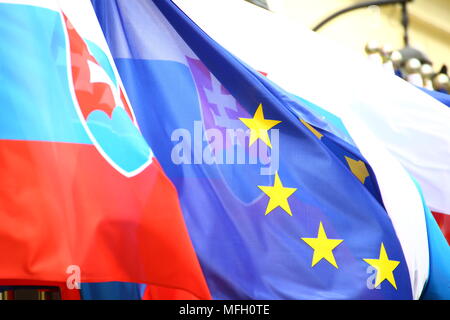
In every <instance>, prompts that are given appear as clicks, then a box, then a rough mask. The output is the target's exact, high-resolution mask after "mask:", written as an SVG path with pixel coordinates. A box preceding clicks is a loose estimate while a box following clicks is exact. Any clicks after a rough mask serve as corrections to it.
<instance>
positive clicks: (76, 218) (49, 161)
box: [0, 140, 210, 299]
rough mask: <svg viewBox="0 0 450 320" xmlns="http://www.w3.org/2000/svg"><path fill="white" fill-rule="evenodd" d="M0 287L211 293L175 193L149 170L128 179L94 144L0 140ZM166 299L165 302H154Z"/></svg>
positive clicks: (154, 168) (156, 170)
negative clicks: (103, 286)
mask: <svg viewBox="0 0 450 320" xmlns="http://www.w3.org/2000/svg"><path fill="white" fill-rule="evenodd" d="M0 197H1V198H0V216H1V217H2V223H1V224H0V252H2V255H1V256H2V258H1V260H2V261H1V262H0V279H27V280H43V281H55V282H60V283H65V282H66V279H67V277H68V274H66V270H67V267H68V266H70V265H78V266H79V267H80V269H81V282H102V281H125V282H135V283H148V284H154V285H158V286H162V287H169V288H176V289H180V290H183V291H187V292H189V293H190V294H193V295H194V296H197V297H199V298H202V299H207V298H210V294H209V290H208V288H207V285H206V282H205V280H204V277H203V274H202V271H201V269H200V266H199V263H198V260H197V257H196V255H195V252H194V250H193V247H192V244H191V242H190V238H189V235H188V233H187V229H186V226H185V224H184V219H183V216H182V214H181V211H180V208H179V204H178V198H177V194H176V190H175V188H174V187H173V185H172V183H171V182H170V180H169V179H168V178H167V177H166V176H165V175H164V173H163V171H162V169H161V167H160V165H159V164H158V163H157V161H156V160H155V159H154V162H153V163H152V164H151V165H150V166H149V167H147V168H146V169H145V170H144V171H143V172H142V173H140V174H138V175H137V176H134V177H132V178H126V177H124V176H122V175H121V174H120V173H118V172H117V171H115V170H114V169H113V168H112V167H111V166H110V165H109V164H108V163H107V162H106V161H105V160H104V159H103V158H102V157H101V156H100V155H99V154H98V151H97V150H96V149H95V147H94V146H93V145H83V144H70V143H51V142H31V141H8V140H0ZM160 298H164V297H160Z"/></svg>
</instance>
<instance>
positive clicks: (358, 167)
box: [345, 157, 369, 184]
mask: <svg viewBox="0 0 450 320" xmlns="http://www.w3.org/2000/svg"><path fill="white" fill-rule="evenodd" d="M345 160H347V163H348V166H349V167H350V170H351V171H352V173H353V174H354V175H355V176H356V177H357V178H358V180H359V181H361V183H362V184H364V181H365V180H366V178H367V177H368V176H369V171H367V168H366V165H365V163H364V162H363V161H361V160H358V161H356V160H353V159H352V158H349V157H345Z"/></svg>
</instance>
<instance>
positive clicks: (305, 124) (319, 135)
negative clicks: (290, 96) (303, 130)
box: [300, 119, 323, 140]
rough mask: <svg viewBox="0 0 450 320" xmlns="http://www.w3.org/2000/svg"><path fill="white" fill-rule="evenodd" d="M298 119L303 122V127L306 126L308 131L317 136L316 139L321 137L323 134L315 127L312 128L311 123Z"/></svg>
mask: <svg viewBox="0 0 450 320" xmlns="http://www.w3.org/2000/svg"><path fill="white" fill-rule="evenodd" d="M300 121H301V122H302V123H303V125H304V126H305V127H307V128H308V129H309V131H311V132H312V133H314V135H315V136H316V137H317V139H319V140H320V139H322V137H323V134H321V133H320V132H319V131H317V130H316V129H314V127H313V126H312V125H310V124H309V123H308V122H306V121H305V120H302V119H300Z"/></svg>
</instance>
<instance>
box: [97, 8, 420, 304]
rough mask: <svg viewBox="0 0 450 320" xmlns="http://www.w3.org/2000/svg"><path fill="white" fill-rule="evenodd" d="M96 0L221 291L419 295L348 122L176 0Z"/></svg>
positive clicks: (244, 295)
mask: <svg viewBox="0 0 450 320" xmlns="http://www.w3.org/2000/svg"><path fill="white" fill-rule="evenodd" d="M92 2H93V5H94V8H95V10H96V13H97V16H98V18H99V21H100V24H101V25H102V29H103V31H104V33H105V36H106V38H107V41H108V44H109V46H110V49H111V51H112V54H113V56H114V58H115V62H116V65H117V67H118V69H119V73H120V76H121V78H122V80H123V82H124V86H125V88H126V91H127V93H128V96H129V98H130V100H131V103H132V104H133V106H134V111H135V115H136V118H137V119H138V123H139V124H140V130H141V132H142V134H143V135H144V137H145V138H146V140H147V142H148V143H149V145H150V146H151V148H152V150H153V151H154V153H155V154H156V157H157V158H158V159H159V161H160V163H161V165H162V167H163V169H164V171H165V173H166V174H167V175H168V177H169V178H170V179H171V180H172V182H173V184H174V185H175V187H176V189H177V191H178V195H179V199H180V203H181V207H182V210H183V215H184V218H185V221H186V224H187V227H188V230H189V235H190V237H191V240H192V243H193V245H194V248H195V251H196V254H197V256H198V258H199V261H200V264H201V267H202V270H203V273H204V275H205V278H206V280H207V284H208V287H209V290H210V292H211V294H212V296H213V298H215V299H411V298H412V289H411V280H410V275H409V272H408V267H407V264H406V262H405V258H404V255H403V252H402V248H401V245H400V243H399V241H398V239H397V236H396V233H395V230H394V228H393V225H392V223H391V221H390V219H389V216H388V215H387V212H386V210H385V208H384V206H383V203H382V200H381V197H380V193H379V190H378V186H377V183H376V179H375V176H374V174H373V172H372V170H371V168H370V166H369V164H368V163H367V162H366V161H365V159H364V158H363V157H362V156H361V154H360V153H359V151H358V149H357V148H356V147H355V146H354V144H353V142H352V140H351V139H350V138H349V137H348V135H347V134H346V132H345V130H342V129H341V128H339V124H338V123H333V121H332V120H331V119H327V117H326V115H324V114H323V113H321V111H320V108H314V106H312V105H311V104H309V103H308V102H307V101H304V100H302V99H299V98H296V97H294V96H291V95H289V94H288V93H286V92H285V91H283V90H282V89H281V88H279V87H277V86H276V85H274V84H272V83H270V82H269V81H268V80H267V79H265V78H264V77H263V76H262V75H260V74H259V73H257V72H255V71H254V70H252V69H251V68H249V67H248V66H246V65H245V64H243V63H242V62H241V61H239V60H238V59H236V58H235V57H234V56H233V55H231V54H230V53H229V52H227V51H226V50H224V49H223V48H222V47H221V46H220V45H218V44H217V43H215V42H214V41H213V40H212V39H211V38H209V37H208V36H207V35H206V34H205V33H204V32H203V31H202V30H201V29H200V28H198V27H197V26H196V25H195V24H194V23H193V22H192V21H191V20H190V19H189V18H188V17H186V16H185V15H184V13H183V12H182V11H181V10H179V9H178V8H177V6H176V5H174V4H173V3H172V2H171V1H166V0H160V1H149V0H134V1H120V0H118V1H111V0H93V1H92ZM255 54H257V52H255ZM161 214H164V213H161ZM142 245H143V246H145V244H142Z"/></svg>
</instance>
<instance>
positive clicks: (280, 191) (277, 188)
mask: <svg viewBox="0 0 450 320" xmlns="http://www.w3.org/2000/svg"><path fill="white" fill-rule="evenodd" d="M258 188H259V189H261V190H262V191H263V192H264V193H265V194H266V195H267V196H268V197H269V198H270V199H269V203H268V204H267V208H266V212H265V215H268V214H269V213H270V212H271V211H272V210H274V209H275V208H277V207H281V208H282V209H283V210H284V211H286V213H287V214H288V215H290V216H292V211H291V207H290V206H289V202H288V198H289V197H290V196H291V195H292V194H293V193H294V192H295V191H296V190H297V188H286V187H283V184H282V183H281V179H280V177H279V176H278V172H276V173H275V180H274V184H273V186H258Z"/></svg>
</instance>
